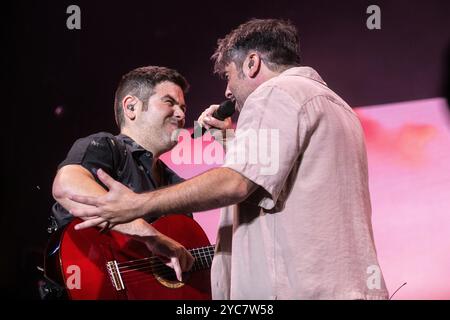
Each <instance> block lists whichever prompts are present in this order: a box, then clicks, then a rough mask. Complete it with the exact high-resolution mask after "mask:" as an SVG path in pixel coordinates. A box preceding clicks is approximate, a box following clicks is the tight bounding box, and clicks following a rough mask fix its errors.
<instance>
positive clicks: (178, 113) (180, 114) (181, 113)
mask: <svg viewBox="0 0 450 320" xmlns="http://www.w3.org/2000/svg"><path fill="white" fill-rule="evenodd" d="M174 116H175V118H177V120H178V121H181V120H184V118H185V116H186V115H185V114H184V111H183V109H181V108H180V107H176V108H175V111H174Z"/></svg>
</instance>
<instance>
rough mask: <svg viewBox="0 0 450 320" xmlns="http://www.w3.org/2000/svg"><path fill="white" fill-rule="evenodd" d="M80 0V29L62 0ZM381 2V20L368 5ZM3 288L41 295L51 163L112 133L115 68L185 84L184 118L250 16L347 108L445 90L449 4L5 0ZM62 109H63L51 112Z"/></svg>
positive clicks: (206, 94)
mask: <svg viewBox="0 0 450 320" xmlns="http://www.w3.org/2000/svg"><path fill="white" fill-rule="evenodd" d="M71 4H76V5H78V6H80V8H81V30H68V29H67V28H66V19H67V17H68V16H69V15H68V14H66V8H67V7H68V6H69V5H71ZM371 4H377V5H379V6H380V8H381V21H382V22H381V27H382V29H381V30H368V29H367V28H366V19H367V17H368V14H366V8H367V7H368V6H369V5H371ZM2 6H3V8H2V11H3V13H4V14H3V15H4V18H3V19H2V25H3V27H2V37H3V41H2V43H3V44H2V47H3V49H2V51H3V53H4V57H3V58H2V78H3V82H2V83H3V85H2V87H3V95H2V96H3V98H4V99H3V101H1V102H2V103H1V108H2V113H3V121H2V129H3V130H2V145H1V146H2V157H1V159H2V163H1V164H2V201H1V206H2V207H1V208H2V209H1V213H2V214H1V218H0V219H1V227H2V232H1V235H2V236H1V237H2V238H1V244H3V248H2V250H1V260H0V261H1V264H0V268H1V269H0V272H1V275H2V276H1V277H0V279H1V280H0V281H1V282H0V283H1V287H0V288H1V292H2V295H5V296H9V297H13V298H27V299H30V298H31V299H38V298H39V295H38V292H37V281H38V279H39V277H40V273H39V272H38V271H37V269H36V265H42V262H41V257H42V251H43V249H44V247H45V244H46V240H47V237H48V236H47V234H46V227H47V224H48V223H47V217H48V215H49V213H50V207H51V205H52V198H51V183H52V179H53V177H54V174H55V171H56V166H57V164H58V163H59V162H60V161H61V160H63V158H64V157H65V155H66V153H67V151H68V150H69V148H70V146H71V144H72V143H73V141H74V140H75V139H77V138H78V137H82V136H86V135H88V134H91V133H94V132H98V131H110V132H113V133H117V129H116V127H115V123H114V113H113V107H112V106H113V97H114V91H115V87H116V85H117V83H118V81H119V79H120V76H121V75H122V74H124V73H126V72H127V71H129V70H131V69H133V68H135V67H138V66H143V65H164V66H168V67H172V68H175V69H177V70H178V71H180V72H181V73H182V74H184V75H185V76H186V78H187V79H188V81H189V82H190V83H191V90H190V93H189V94H188V96H187V97H186V98H187V103H188V111H187V122H186V124H187V126H191V125H192V123H193V121H194V120H195V119H197V117H198V115H199V114H200V113H201V111H203V109H204V108H205V107H207V106H209V105H210V104H212V103H217V102H220V101H222V100H223V93H224V89H225V83H224V81H222V80H221V79H219V78H218V77H217V76H214V75H213V74H212V63H211V62H210V61H209V57H210V56H211V54H212V53H213V51H214V48H215V44H216V41H217V39H218V38H219V37H223V36H224V35H225V34H226V33H228V32H229V31H230V30H231V29H232V28H234V27H236V26H237V25H239V24H240V23H242V22H245V21H246V20H248V19H249V18H252V17H256V18H285V19H290V20H291V21H292V22H294V23H295V24H296V25H297V27H298V29H299V34H300V41H301V57H302V63H303V64H304V65H309V66H312V67H314V68H315V69H316V70H318V72H319V73H320V75H321V76H322V77H323V78H324V80H325V81H326V82H327V83H328V85H329V86H330V87H331V88H332V89H333V90H335V91H336V92H337V93H338V94H339V95H341V96H342V97H343V98H344V99H345V100H347V102H348V103H349V104H350V105H352V106H355V107H356V106H367V105H374V104H382V103H387V102H397V101H405V100H414V99H423V98H431V97H436V96H444V95H447V94H448V93H447V92H448V83H449V82H448V71H447V70H448V66H449V64H448V56H449V47H448V44H449V40H450V37H449V35H450V32H449V30H450V23H449V21H450V3H449V2H448V1H445V0H435V1H420V2H412V1H406V0H396V1H323V0H321V1H320V0H318V1H298V0H297V1H284V0H283V1H282V0H277V1H209V2H203V1H202V2H194V1H151V0H147V1H132V0H128V1H122V2H117V3H112V2H111V1H95V2H94V1H78V0H73V1H54V2H47V1H27V2H26V1H14V2H9V3H2ZM58 107H59V110H62V113H61V114H59V115H58V114H57V113H55V109H56V108H58Z"/></svg>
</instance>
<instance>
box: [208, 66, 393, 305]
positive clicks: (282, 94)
mask: <svg viewBox="0 0 450 320" xmlns="http://www.w3.org/2000/svg"><path fill="white" fill-rule="evenodd" d="M224 167H227V168H231V169H233V170H235V171H237V172H239V173H240V174H242V175H243V176H245V177H247V178H248V179H250V180H252V181H253V182H254V183H256V184H258V185H259V186H260V187H259V188H258V190H257V191H256V192H255V193H253V194H252V195H251V196H250V197H249V198H248V199H247V200H246V201H244V202H242V203H239V204H238V205H235V206H230V207H227V208H223V209H222V212H221V218H220V224H219V232H218V239H217V240H218V242H217V249H216V255H215V258H214V261H213V266H212V270H211V277H212V290H213V298H215V299H386V298H387V294H388V293H387V290H386V286H385V283H384V279H383V276H382V273H381V270H380V268H379V265H378V260H377V255H376V250H375V244H374V239H373V233H372V224H371V206H370V197H369V188H368V174H367V158H366V149H365V144H364V136H363V131H362V128H361V125H360V122H359V120H358V118H357V116H356V114H355V113H354V112H353V111H352V109H351V108H350V107H349V106H348V105H347V103H345V102H344V101H343V100H342V99H341V98H340V97H339V96H338V95H336V94H335V93H334V92H333V91H331V90H330V89H329V88H328V87H327V86H326V84H325V82H323V80H322V79H321V78H320V76H319V75H318V74H317V72H316V71H315V70H313V69H312V68H309V67H296V68H291V69H288V70H286V71H285V72H283V73H281V74H280V75H279V76H277V77H275V78H272V79H270V80H269V81H266V82H265V83H263V84H262V85H260V86H259V87H258V88H257V89H256V90H255V91H254V92H253V93H252V94H251V95H250V96H249V97H248V98H247V100H246V102H245V104H244V106H243V108H242V110H241V114H240V116H239V119H238V123H237V127H236V132H235V138H234V139H233V140H232V141H231V142H229V144H228V145H227V153H226V160H225V164H224Z"/></svg>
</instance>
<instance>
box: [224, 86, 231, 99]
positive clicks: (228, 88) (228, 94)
mask: <svg viewBox="0 0 450 320" xmlns="http://www.w3.org/2000/svg"><path fill="white" fill-rule="evenodd" d="M225 97H227V99H232V98H233V93H232V92H231V90H230V86H229V85H227V88H226V89H225Z"/></svg>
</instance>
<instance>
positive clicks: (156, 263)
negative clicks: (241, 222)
mask: <svg viewBox="0 0 450 320" xmlns="http://www.w3.org/2000/svg"><path fill="white" fill-rule="evenodd" d="M212 257H213V254H211V253H207V252H205V253H203V254H201V255H196V256H195V257H194V258H195V261H194V265H204V264H206V265H208V262H209V261H210V260H211V258H212ZM145 266H153V267H154V268H155V269H157V268H159V267H168V266H167V265H166V264H165V263H164V262H163V261H161V260H160V259H158V260H153V261H142V262H139V263H136V264H134V265H133V266H126V267H120V268H118V270H119V272H121V273H126V272H130V271H133V270H139V269H140V268H142V267H145Z"/></svg>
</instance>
